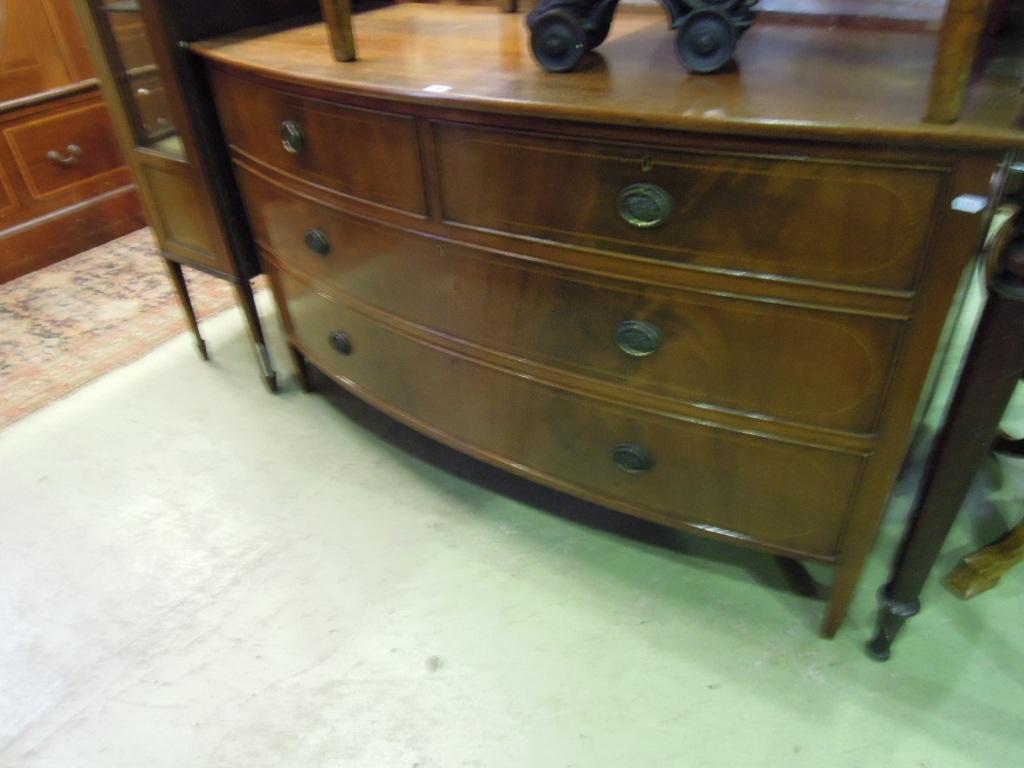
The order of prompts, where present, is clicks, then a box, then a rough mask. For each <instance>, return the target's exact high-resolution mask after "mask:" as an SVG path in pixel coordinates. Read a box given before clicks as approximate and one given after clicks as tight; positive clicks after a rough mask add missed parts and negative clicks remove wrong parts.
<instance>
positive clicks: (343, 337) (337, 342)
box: [327, 331, 352, 355]
mask: <svg viewBox="0 0 1024 768" xmlns="http://www.w3.org/2000/svg"><path fill="white" fill-rule="evenodd" d="M327 342H328V343H329V344H330V345H331V349H333V350H334V351H335V352H337V353H338V354H339V355H351V354H352V340H351V339H350V338H349V337H348V334H347V333H345V332H344V331H334V332H332V333H331V335H330V336H328V337H327Z"/></svg>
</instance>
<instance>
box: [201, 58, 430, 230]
mask: <svg viewBox="0 0 1024 768" xmlns="http://www.w3.org/2000/svg"><path fill="white" fill-rule="evenodd" d="M211 77H212V80H213V83H214V94H215V97H216V100H217V109H218V112H219V114H220V118H221V122H222V124H223V127H224V133H225V135H226V137H227V140H228V143H229V145H230V146H231V148H232V149H233V150H235V151H236V153H239V152H240V153H242V154H244V155H245V156H248V157H250V158H253V159H256V160H259V161H260V162H263V163H266V164H267V165H270V166H273V167H274V168H277V169H279V170H281V171H284V172H286V173H289V174H292V175H294V176H295V177H296V178H298V179H301V180H303V181H307V182H311V183H313V184H316V185H319V186H322V187H325V188H327V189H330V190H332V191H335V192H338V193H340V194H342V195H347V196H349V197H353V198H357V199H359V200H365V201H367V202H370V203H376V204H378V205H381V206H386V207H388V208H394V209H397V210H400V211H404V212H407V213H413V214H419V215H425V214H426V210H427V208H426V197H425V193H424V188H423V171H422V168H421V163H420V156H419V143H418V138H417V133H416V123H415V121H414V120H413V119H412V118H410V117H406V116H402V115H395V114H388V113H385V112H377V111H374V110H368V109H360V108H356V107H348V106H342V105H339V104H332V103H328V102H325V101H318V100H315V99H309V98H305V97H302V96H298V95H296V94H293V93H288V92H285V91H281V90H278V89H276V88H273V87H271V86H268V85H263V84H261V83H256V82H254V81H251V80H248V79H246V78H243V77H236V76H233V75H228V74H224V73H223V72H220V71H218V70H211Z"/></svg>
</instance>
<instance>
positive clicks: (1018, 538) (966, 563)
mask: <svg viewBox="0 0 1024 768" xmlns="http://www.w3.org/2000/svg"><path fill="white" fill-rule="evenodd" d="M1022 562H1024V522H1022V523H1021V524H1020V525H1018V526H1017V527H1016V528H1014V529H1013V530H1012V531H1010V532H1009V533H1008V534H1006V536H1004V537H1003V538H1001V539H999V541H997V542H995V543H994V544H990V545H989V546H987V547H985V548H984V549H979V550H978V551H977V552H974V553H972V554H970V555H968V556H967V557H965V558H964V559H963V560H961V561H960V564H959V565H958V566H957V567H956V568H954V569H953V572H952V573H950V574H949V576H947V577H946V586H948V587H949V588H950V589H951V590H952V591H953V592H954V593H955V594H957V595H959V596H960V597H962V598H963V599H964V600H970V599H971V598H972V597H974V596H975V595H980V594H981V593H982V592H985V591H987V590H990V589H992V587H994V586H995V585H996V584H998V583H999V580H1000V579H1002V578H1003V576H1005V575H1006V573H1007V572H1008V571H1009V570H1010V569H1011V568H1013V567H1014V566H1016V565H1019V564H1020V563H1022Z"/></svg>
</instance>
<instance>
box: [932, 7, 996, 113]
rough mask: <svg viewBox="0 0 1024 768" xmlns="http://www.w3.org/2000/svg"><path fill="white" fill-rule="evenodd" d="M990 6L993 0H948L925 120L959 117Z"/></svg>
mask: <svg viewBox="0 0 1024 768" xmlns="http://www.w3.org/2000/svg"><path fill="white" fill-rule="evenodd" d="M990 5H991V0H949V4H948V5H947V6H946V16H945V18H944V19H943V22H942V31H941V32H940V33H939V48H938V51H937V52H936V55H935V67H934V68H933V69H932V85H931V94H930V97H929V101H928V112H927V114H926V115H925V120H926V121H928V122H930V123H953V122H956V121H957V119H959V117H960V113H961V112H962V111H963V108H964V100H965V99H966V97H967V87H968V86H969V85H970V83H971V72H972V71H973V70H974V61H975V59H976V57H977V55H978V43H979V42H980V41H981V35H982V33H983V32H984V31H985V21H986V19H987V17H988V9H989V6H990Z"/></svg>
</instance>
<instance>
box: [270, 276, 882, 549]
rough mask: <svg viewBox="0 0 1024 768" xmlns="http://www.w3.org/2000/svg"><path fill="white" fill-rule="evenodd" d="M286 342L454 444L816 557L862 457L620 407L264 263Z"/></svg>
mask: <svg viewBox="0 0 1024 768" xmlns="http://www.w3.org/2000/svg"><path fill="white" fill-rule="evenodd" d="M275 279H276V280H278V285H279V288H280V290H281V293H282V294H283V297H284V303H285V310H286V312H287V316H288V324H289V326H290V327H291V328H292V332H293V334H294V336H293V338H294V341H295V342H296V343H297V344H298V345H299V346H300V348H302V349H303V350H304V351H305V352H306V353H307V354H308V355H309V356H310V357H311V359H312V360H313V361H314V362H315V363H317V364H318V365H319V366H321V367H322V368H324V369H325V370H326V371H327V372H328V373H330V374H332V375H334V376H336V377H337V378H339V379H340V380H342V381H343V382H344V383H346V384H348V385H349V386H350V387H352V388H354V389H355V390H356V392H357V393H359V394H361V395H363V396H364V397H367V398H369V399H370V400H372V401H373V402H375V403H376V404H378V405H381V406H383V407H385V408H387V409H389V410H391V411H392V412H397V414H398V415H400V416H401V417H403V418H405V419H406V420H408V421H410V422H411V423H412V424H413V425H414V426H417V427H419V428H420V429H423V430H424V431H427V432H428V433H430V434H432V435H434V436H436V437H439V438H441V439H443V440H446V441H448V442H450V443H452V444H454V445H455V446H456V447H460V448H463V449H471V450H473V451H475V452H477V453H478V455H482V456H483V457H485V458H488V459H490V460H492V461H497V462H498V463H500V464H503V465H505V466H510V467H513V468H517V469H519V470H520V471H523V472H525V473H526V474H528V475H531V476H533V477H535V478H537V479H541V480H545V481H547V482H549V483H550V484H552V485H555V486H558V487H561V488H564V489H566V490H570V491H574V492H579V493H583V494H586V495H588V496H590V497H591V498H595V499H598V500H601V501H604V502H605V503H608V504H610V505H611V506H614V507H617V508H620V509H623V510H626V511H632V512H635V513H637V514H640V515H643V516H645V517H649V518H652V519H656V520H661V521H665V522H669V523H674V524H684V525H685V524H692V525H698V526H702V527H705V528H712V529H717V530H719V531H720V532H726V533H732V534H735V535H738V536H741V537H744V538H749V539H751V540H753V541H756V542H759V543H761V544H764V545H766V546H769V547H772V548H776V549H782V550H786V551H792V552H795V553H803V554H811V555H815V556H821V557H828V556H831V555H832V553H833V552H834V550H835V546H836V541H837V537H838V535H839V532H840V530H841V528H842V524H843V521H844V519H845V517H846V515H847V512H848V509H849V505H850V503H851V498H852V495H853V493H854V491H855V487H856V484H857V479H858V476H859V471H860V467H861V464H862V458H861V457H860V456H857V455H853V454H847V453H841V452H835V451H831V450H826V449H823V448H818V447H811V446H805V445H799V444H794V443H787V442H782V441H778V440H774V439H769V438H766V437H759V436H754V435H749V434H744V433H739V432H733V431H728V430H725V429H718V428H712V427H708V426H704V425H698V424H694V423H690V422H687V421H684V420H679V419H674V418H668V417H665V416H661V415H656V414H652V413H648V412H644V411H640V410H635V409H630V408H626V407H622V406H618V405H614V404H611V403H609V402H605V401H603V400H599V399H596V398H589V397H585V396H582V395H579V394H575V393H572V392H568V391H564V390H561V389H558V388H555V387H552V386H549V385H546V384H544V383H541V382H539V381H537V380H534V379H531V378H529V377H526V376H523V375H519V374H516V373H513V372H511V371H508V370H505V369H502V368H498V367H493V366H488V365H483V364H480V363H477V362H474V361H472V360H471V359H468V358H466V357H463V356H460V355H457V354H453V353H451V352H449V351H446V350H444V349H443V348H440V347H438V346H434V345H431V344H428V343H424V342H423V341H422V340H416V339H414V338H412V337H410V336H409V335H408V334H407V333H405V332H403V331H401V330H400V329H396V328H395V327H388V326H386V325H383V324H381V323H379V322H376V321H374V320H371V319H370V318H368V317H367V316H366V315H365V314H363V313H361V312H358V311H355V310H354V309H352V308H351V307H350V306H347V305H346V304H345V303H343V302H340V301H337V300H334V299H331V298H329V297H327V296H325V295H323V294H322V293H320V292H318V291H317V290H316V288H315V287H313V286H312V285H311V284H309V283H307V282H305V281H304V280H302V279H300V278H297V277H295V276H293V275H292V274H290V273H289V272H288V271H287V270H277V269H275Z"/></svg>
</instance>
